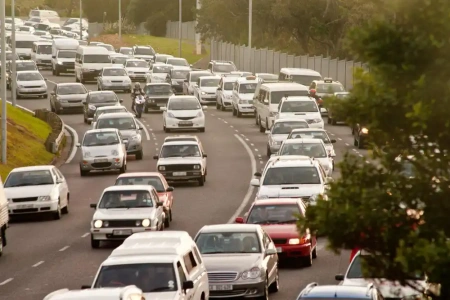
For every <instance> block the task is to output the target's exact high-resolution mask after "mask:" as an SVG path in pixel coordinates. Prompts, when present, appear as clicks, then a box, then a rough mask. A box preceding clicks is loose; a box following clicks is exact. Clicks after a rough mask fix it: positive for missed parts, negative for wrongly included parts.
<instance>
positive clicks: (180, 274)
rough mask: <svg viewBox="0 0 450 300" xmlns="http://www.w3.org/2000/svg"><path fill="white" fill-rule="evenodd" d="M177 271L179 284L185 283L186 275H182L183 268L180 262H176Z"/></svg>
mask: <svg viewBox="0 0 450 300" xmlns="http://www.w3.org/2000/svg"><path fill="white" fill-rule="evenodd" d="M177 271H178V276H179V277H180V283H181V284H183V282H185V281H186V273H184V270H183V267H182V266H181V263H180V262H177Z"/></svg>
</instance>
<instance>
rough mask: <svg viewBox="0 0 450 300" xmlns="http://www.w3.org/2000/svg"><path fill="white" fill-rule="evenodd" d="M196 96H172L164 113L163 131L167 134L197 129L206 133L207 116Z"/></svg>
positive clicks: (163, 109)
mask: <svg viewBox="0 0 450 300" xmlns="http://www.w3.org/2000/svg"><path fill="white" fill-rule="evenodd" d="M205 109H207V107H206V106H203V107H202V106H201V104H200V102H199V101H198V99H197V98H196V97H194V96H172V97H170V98H169V101H168V102H167V107H161V110H162V111H163V129H164V131H165V132H169V131H170V130H176V129H195V130H199V131H200V132H205V123H206V121H205V114H204V112H203V110H205Z"/></svg>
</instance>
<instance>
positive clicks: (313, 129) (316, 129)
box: [291, 127, 328, 134]
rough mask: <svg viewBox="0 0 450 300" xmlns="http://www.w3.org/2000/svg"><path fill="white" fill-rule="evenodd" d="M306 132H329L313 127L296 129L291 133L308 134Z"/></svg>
mask: <svg viewBox="0 0 450 300" xmlns="http://www.w3.org/2000/svg"><path fill="white" fill-rule="evenodd" d="M306 131H323V132H325V133H327V131H326V130H325V129H322V128H311V127H310V128H295V129H292V131H291V133H297V132H306ZM327 134H328V133H327Z"/></svg>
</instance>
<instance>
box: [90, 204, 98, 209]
mask: <svg viewBox="0 0 450 300" xmlns="http://www.w3.org/2000/svg"><path fill="white" fill-rule="evenodd" d="M89 207H90V208H97V203H91V204H90V205H89Z"/></svg>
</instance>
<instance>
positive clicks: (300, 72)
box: [278, 68, 322, 86]
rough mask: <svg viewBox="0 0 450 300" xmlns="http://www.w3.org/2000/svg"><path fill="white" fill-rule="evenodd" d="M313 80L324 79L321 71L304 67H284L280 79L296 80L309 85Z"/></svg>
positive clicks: (286, 80)
mask: <svg viewBox="0 0 450 300" xmlns="http://www.w3.org/2000/svg"><path fill="white" fill-rule="evenodd" d="M313 80H322V75H320V73H319V72H317V71H314V70H311V69H303V68H282V69H281V70H280V74H279V75H278V81H285V82H296V83H300V84H303V85H306V86H309V85H310V84H311V82H313Z"/></svg>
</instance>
